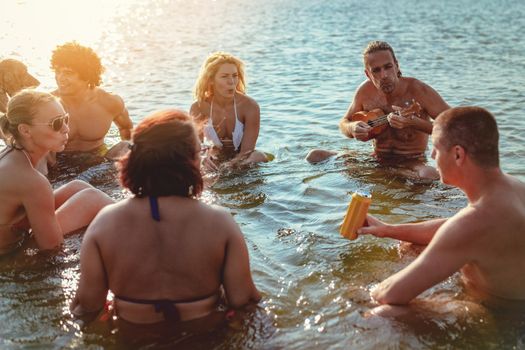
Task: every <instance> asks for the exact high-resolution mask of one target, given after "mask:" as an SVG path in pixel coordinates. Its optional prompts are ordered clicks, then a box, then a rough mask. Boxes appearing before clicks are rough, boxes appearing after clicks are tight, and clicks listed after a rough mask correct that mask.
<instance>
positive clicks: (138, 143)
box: [118, 109, 203, 197]
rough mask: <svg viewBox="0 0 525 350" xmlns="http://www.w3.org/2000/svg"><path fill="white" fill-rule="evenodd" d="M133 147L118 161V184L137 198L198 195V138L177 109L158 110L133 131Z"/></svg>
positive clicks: (188, 118) (200, 185)
mask: <svg viewBox="0 0 525 350" xmlns="http://www.w3.org/2000/svg"><path fill="white" fill-rule="evenodd" d="M132 139H133V146H131V151H130V152H128V153H127V154H126V155H125V156H124V157H123V158H121V159H120V160H119V162H118V168H119V171H120V182H121V184H122V186H123V187H126V188H127V189H129V190H130V191H131V192H132V193H133V194H135V195H136V196H137V197H144V196H173V195H175V196H181V197H193V196H197V195H199V194H200V193H201V192H202V188H203V182H202V175H201V172H200V167H199V165H198V164H197V165H196V162H195V159H196V158H197V157H199V149H198V148H199V146H198V144H199V139H198V137H197V133H196V130H195V126H194V125H193V121H192V120H191V118H190V117H189V116H188V115H187V114H186V113H184V112H182V111H179V110H173V109H171V110H163V111H158V112H155V113H153V114H151V115H150V116H148V117H146V118H145V119H144V120H143V121H142V122H140V124H138V125H137V127H136V128H135V130H134V131H133V138H132Z"/></svg>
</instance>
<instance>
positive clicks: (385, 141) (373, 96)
mask: <svg viewBox="0 0 525 350" xmlns="http://www.w3.org/2000/svg"><path fill="white" fill-rule="evenodd" d="M363 63H364V67H365V75H366V77H367V78H368V79H367V80H366V81H364V82H363V83H362V84H361V85H360V86H359V87H358V88H357V91H356V92H355V95H354V99H353V101H352V103H351V104H350V106H349V108H348V110H347V112H346V114H345V116H344V117H343V118H342V120H341V122H340V124H339V128H340V129H341V132H342V133H343V134H344V135H345V136H347V137H349V138H355V139H357V140H359V141H363V142H365V141H368V140H369V139H370V136H371V135H370V132H371V131H372V129H373V128H372V127H371V126H370V125H369V124H368V123H366V122H364V121H357V120H355V121H354V120H352V116H353V115H354V114H355V113H357V112H363V111H364V112H368V111H372V110H375V109H378V108H379V109H381V110H382V113H381V114H383V115H388V117H387V118H386V117H385V118H383V120H384V121H385V122H386V124H387V125H386V129H385V131H384V132H382V133H380V134H379V135H377V136H376V137H374V138H373V143H374V154H375V156H376V157H377V159H378V160H379V161H380V162H386V163H387V164H399V162H404V161H407V162H406V164H407V165H409V166H410V168H411V169H412V170H413V172H414V173H415V175H416V177H420V178H435V179H437V172H436V171H435V169H434V168H432V167H430V166H426V165H425V150H426V148H427V143H428V135H429V134H430V133H431V132H432V122H431V120H430V119H431V118H432V119H434V118H435V117H436V116H437V115H438V114H439V113H441V112H443V111H444V110H446V109H448V108H450V107H449V106H448V104H447V103H446V102H445V101H444V100H443V98H441V96H440V95H439V94H438V93H437V92H436V91H435V90H434V89H432V88H431V87H430V86H428V85H427V84H425V83H423V82H422V81H420V80H417V79H415V78H410V77H404V76H402V74H401V70H400V68H399V63H398V61H397V58H396V55H395V53H394V50H393V49H392V47H391V46H390V45H389V44H388V43H386V42H384V41H372V42H370V43H369V44H368V46H367V47H366V48H365V50H364V51H363ZM413 101H415V102H417V103H419V105H420V106H421V107H422V111H421V112H420V113H418V114H412V113H407V114H403V113H402V112H401V113H392V112H395V111H400V110H401V111H402V110H403V109H404V108H406V107H407V106H409V105H411V104H412V103H413ZM381 114H380V115H381ZM335 154H336V152H333V151H324V150H313V151H311V152H310V154H309V155H308V156H307V160H308V161H310V162H312V163H315V162H318V161H322V160H324V159H326V158H327V157H330V156H331V155H335Z"/></svg>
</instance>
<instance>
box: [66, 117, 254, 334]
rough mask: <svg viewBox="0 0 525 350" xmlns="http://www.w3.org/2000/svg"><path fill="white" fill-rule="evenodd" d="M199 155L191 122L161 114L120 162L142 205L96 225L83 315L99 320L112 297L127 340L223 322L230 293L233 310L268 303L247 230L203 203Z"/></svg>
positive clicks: (121, 206)
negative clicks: (148, 328)
mask: <svg viewBox="0 0 525 350" xmlns="http://www.w3.org/2000/svg"><path fill="white" fill-rule="evenodd" d="M200 151H201V149H200V141H199V139H198V137H197V133H196V130H195V128H194V125H193V122H192V120H191V118H190V117H189V116H188V115H187V114H185V113H184V112H181V111H177V110H165V111H160V112H157V113H154V114H152V115H151V116H149V117H146V118H145V119H144V120H142V122H141V123H140V124H139V125H138V126H137V127H136V128H135V130H134V131H133V146H132V147H131V150H130V151H129V152H128V154H127V155H125V156H124V157H123V158H121V160H120V161H119V168H120V169H119V170H120V181H121V183H122V185H123V186H124V187H125V188H127V189H129V190H130V191H131V192H132V193H133V194H134V197H132V198H129V199H125V200H123V201H121V202H119V203H116V204H114V205H111V206H108V207H107V208H105V209H104V210H103V212H102V213H101V214H100V215H98V216H97V218H96V219H95V220H94V221H93V222H92V223H91V224H90V225H89V227H88V229H87V231H86V234H85V236H84V241H83V242H82V250H81V253H80V282H79V286H78V290H77V293H76V296H75V298H74V300H73V303H72V305H71V309H72V311H73V313H74V314H76V315H77V316H81V315H86V314H89V313H95V312H98V311H99V310H101V309H102V308H103V307H104V305H105V302H106V297H107V294H108V290H111V291H112V292H113V294H114V298H113V307H114V308H113V310H114V311H115V312H116V315H117V316H119V318H118V319H119V322H120V321H122V322H120V326H119V333H121V334H122V331H123V329H129V328H128V326H130V323H131V324H154V323H159V325H161V324H162V325H173V322H175V323H177V324H179V325H180V321H189V320H195V321H196V322H197V319H201V320H202V321H203V323H207V322H212V321H211V320H217V321H220V320H221V319H222V320H224V312H221V311H219V310H218V309H217V307H218V306H220V304H221V299H222V297H221V296H222V291H224V296H225V299H226V302H227V305H229V306H231V307H241V306H243V305H245V304H247V303H249V302H257V301H258V300H259V299H260V298H261V296H260V294H259V292H258V291H257V289H256V287H255V285H254V284H253V281H252V276H251V273H250V265H249V258H248V250H247V248H246V243H245V241H244V237H243V235H242V232H241V231H240V229H239V226H237V224H236V223H235V221H234V220H233V218H232V216H231V215H230V213H228V212H227V211H225V210H222V209H218V208H213V207H211V206H209V205H206V204H205V203H202V202H200V201H199V200H197V198H196V196H198V195H199V194H200V193H201V191H202V188H203V183H202V175H201V171H200V160H201V157H200ZM204 316H207V317H204ZM208 316H209V317H208ZM197 323H199V324H200V322H197ZM212 323H214V322H212ZM184 324H185V325H189V324H188V323H184ZM191 324H195V323H193V322H192V323H191ZM160 328H162V327H160Z"/></svg>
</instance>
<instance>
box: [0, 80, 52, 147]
mask: <svg viewBox="0 0 525 350" xmlns="http://www.w3.org/2000/svg"><path fill="white" fill-rule="evenodd" d="M55 100H56V97H55V96H53V95H51V94H50V93H48V92H43V91H37V90H33V89H25V90H22V91H20V92H18V93H17V94H15V95H14V96H13V97H12V98H11V99H10V100H9V102H8V104H7V112H6V114H5V115H3V116H2V117H0V128H1V129H2V132H3V133H4V136H5V137H6V142H7V143H9V144H10V145H11V146H14V145H15V143H16V141H19V138H20V133H19V131H18V125H20V124H31V122H32V121H33V117H34V116H35V114H36V111H37V108H38V107H39V106H40V105H42V104H44V103H47V102H51V101H55Z"/></svg>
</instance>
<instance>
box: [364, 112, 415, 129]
mask: <svg viewBox="0 0 525 350" xmlns="http://www.w3.org/2000/svg"><path fill="white" fill-rule="evenodd" d="M406 112H410V111H403V112H393V113H394V114H397V115H399V116H402V117H404V116H405V114H407V113H406ZM390 114H391V113H389V114H385V115H382V116H380V117H378V118H376V119H374V120H370V121H368V123H367V124H368V125H370V126H371V127H373V128H375V127H376V126H380V125H383V124H385V123H386V122H387V121H388V116H389V115H390Z"/></svg>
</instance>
